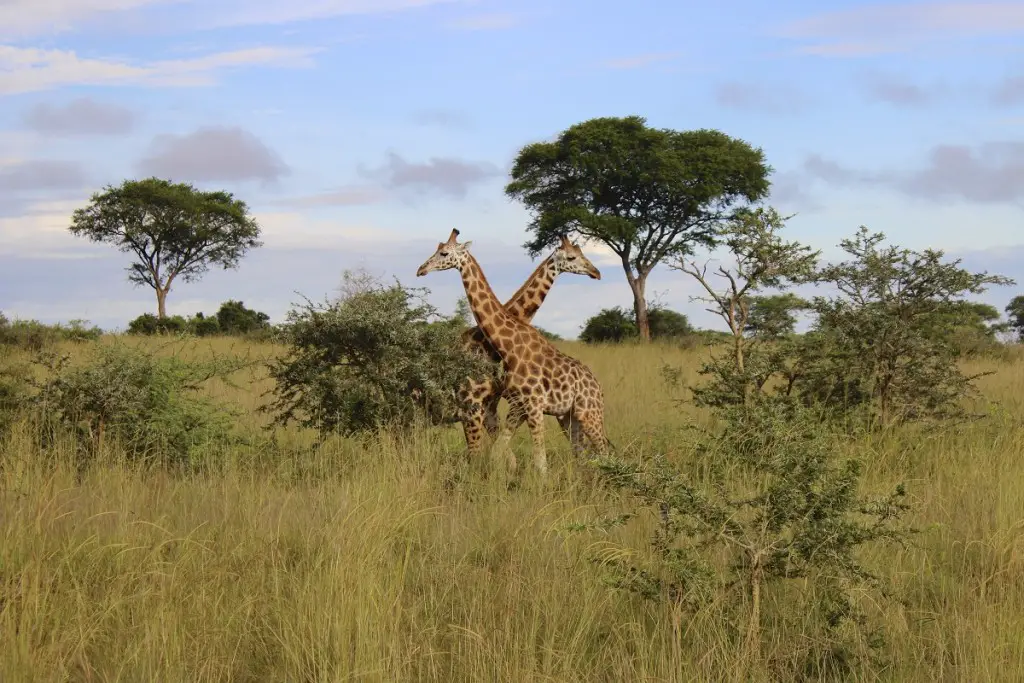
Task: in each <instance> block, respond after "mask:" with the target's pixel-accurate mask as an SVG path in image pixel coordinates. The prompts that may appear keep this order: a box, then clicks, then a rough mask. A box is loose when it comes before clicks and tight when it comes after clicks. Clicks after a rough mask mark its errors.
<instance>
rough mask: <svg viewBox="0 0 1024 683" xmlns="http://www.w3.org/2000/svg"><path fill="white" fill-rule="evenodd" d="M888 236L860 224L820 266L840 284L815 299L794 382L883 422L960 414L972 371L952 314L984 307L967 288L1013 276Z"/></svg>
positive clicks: (821, 399)
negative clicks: (961, 356)
mask: <svg viewBox="0 0 1024 683" xmlns="http://www.w3.org/2000/svg"><path fill="white" fill-rule="evenodd" d="M884 238H885V236H884V235H883V234H881V233H874V234H872V233H869V232H868V230H867V228H864V227H862V228H860V230H859V231H858V232H857V234H856V235H855V236H854V237H853V238H852V239H847V240H843V242H842V243H841V246H842V248H843V250H844V251H846V253H847V254H849V256H850V257H851V258H850V260H848V261H844V262H842V263H837V264H833V265H829V266H827V267H825V268H824V269H822V271H821V272H820V273H819V275H818V278H819V279H820V281H821V282H823V283H828V284H830V285H831V286H832V287H834V288H835V289H836V291H837V292H838V294H837V296H835V297H832V298H824V297H815V299H814V302H813V308H814V311H815V313H816V314H817V323H816V326H815V330H814V333H813V334H811V335H808V336H807V338H806V339H805V341H804V343H803V344H802V351H801V356H802V357H801V359H800V363H799V368H798V370H797V371H796V374H795V376H794V380H793V388H794V389H795V390H796V392H797V394H798V395H800V396H801V397H802V398H803V399H804V400H805V401H811V402H814V403H818V404H820V405H823V406H827V407H829V408H831V409H833V410H835V411H838V412H839V413H840V414H845V413H849V412H858V413H862V414H863V417H864V418H865V419H866V420H867V421H868V422H869V423H872V424H878V425H883V426H884V425H888V424H894V423H899V422H904V421H908V420H919V419H926V418H948V417H955V416H958V415H962V414H963V405H962V403H961V399H962V398H964V397H965V396H966V395H968V394H970V393H971V392H972V391H973V385H972V379H973V378H971V377H967V376H966V375H964V373H963V372H962V371H961V369H960V367H959V366H958V364H957V362H956V359H957V356H958V350H957V348H956V346H955V344H954V342H953V338H952V337H951V335H950V334H949V332H950V326H951V323H954V322H956V321H958V320H959V321H963V320H964V319H965V313H967V314H970V315H973V316H974V318H975V320H976V321H977V318H978V317H979V313H982V312H983V313H984V314H985V315H988V314H989V313H990V312H988V311H984V310H983V309H978V308H977V307H976V306H974V305H971V304H968V303H967V302H965V301H964V300H963V297H964V296H965V295H967V294H979V293H981V292H983V291H985V289H986V287H987V286H989V285H1007V284H1012V282H1013V281H1012V280H1010V279H1008V278H1005V277H1001V276H995V275H988V274H987V273H970V272H968V271H966V270H963V269H962V268H960V267H959V263H960V262H959V260H957V261H953V262H945V261H944V260H943V253H942V252H941V251H935V250H931V249H929V250H926V251H924V252H915V251H911V250H908V249H901V248H897V247H881V246H880V245H881V242H882V241H883V240H884Z"/></svg>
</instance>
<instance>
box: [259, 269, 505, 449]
mask: <svg viewBox="0 0 1024 683" xmlns="http://www.w3.org/2000/svg"><path fill="white" fill-rule="evenodd" d="M345 278H346V282H347V283H349V284H350V285H351V283H352V281H354V280H355V279H357V278H359V276H358V275H355V274H352V273H346V274H345ZM344 289H345V290H346V291H345V293H344V294H343V295H342V296H341V298H339V299H337V300H335V301H333V302H325V303H323V304H314V303H312V302H310V301H309V300H306V302H305V303H304V304H303V305H300V306H296V307H294V308H293V309H292V310H291V311H289V312H288V323H287V325H286V326H285V328H284V331H283V333H282V337H283V341H284V343H285V344H286V345H287V347H288V353H287V355H285V356H284V357H282V358H279V359H276V360H274V361H272V362H271V363H270V374H271V376H272V377H273V379H274V381H275V386H274V388H273V389H272V393H273V395H274V400H273V402H272V403H271V404H270V405H268V406H267V407H266V410H269V411H270V412H272V413H273V414H274V421H275V423H276V424H288V423H290V422H296V423H298V424H300V425H302V426H304V427H308V428H312V429H316V430H318V431H319V432H320V433H321V435H324V434H326V433H332V432H333V433H339V434H343V435H349V434H355V433H360V432H373V431H376V430H378V429H381V428H398V429H404V428H409V427H411V426H413V425H414V424H416V423H417V422H418V421H419V420H420V419H421V418H423V417H427V418H429V419H430V420H432V421H435V422H436V421H442V420H444V419H445V418H446V417H448V416H452V415H455V414H456V413H457V411H458V410H459V409H461V407H462V406H461V405H460V403H459V401H458V399H457V394H456V388H457V387H458V385H459V384H460V383H462V382H463V381H464V380H465V378H466V377H467V376H475V377H482V376H483V375H484V373H487V372H493V366H492V364H491V363H490V362H489V361H488V360H486V359H484V358H482V357H481V356H480V355H479V354H476V353H472V352H469V351H466V350H465V349H464V348H463V346H462V342H461V334H462V332H463V331H464V330H465V329H466V322H465V320H464V319H463V318H462V317H461V316H459V315H455V316H451V317H444V316H440V315H439V314H438V313H437V310H436V309H435V308H434V307H432V306H430V305H429V304H427V303H426V301H425V299H424V296H425V293H426V291H427V290H425V289H417V288H407V287H403V286H402V285H401V284H400V283H399V282H397V281H396V282H395V284H394V285H391V286H385V285H383V284H382V283H380V282H377V281H367V280H366V279H365V278H359V283H358V286H349V287H345V288H344ZM424 408H425V412H424Z"/></svg>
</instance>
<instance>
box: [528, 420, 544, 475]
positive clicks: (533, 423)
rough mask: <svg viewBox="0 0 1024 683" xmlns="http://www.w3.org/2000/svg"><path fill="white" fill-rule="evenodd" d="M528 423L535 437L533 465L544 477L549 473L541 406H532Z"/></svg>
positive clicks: (531, 433)
mask: <svg viewBox="0 0 1024 683" xmlns="http://www.w3.org/2000/svg"><path fill="white" fill-rule="evenodd" d="M526 422H527V424H528V425H529V426H530V436H531V437H533V465H534V467H536V468H537V471H538V472H539V473H540V474H541V476H544V475H545V474H547V472H548V454H547V452H546V451H545V450H544V412H543V411H542V410H541V409H540V407H539V406H530V409H529V411H528V412H527V414H526Z"/></svg>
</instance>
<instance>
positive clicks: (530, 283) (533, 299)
mask: <svg viewBox="0 0 1024 683" xmlns="http://www.w3.org/2000/svg"><path fill="white" fill-rule="evenodd" d="M557 276H558V273H557V272H555V259H554V256H548V257H547V258H546V259H544V260H543V261H541V262H540V265H538V266H537V268H536V269H535V270H534V271H533V273H531V274H530V277H529V278H527V280H526V282H524V283H523V286H522V287H520V288H519V289H518V290H517V291H516V293H515V294H513V295H512V298H511V299H509V300H508V301H507V302H506V303H505V310H506V311H508V314H509V315H510V316H512V317H513V318H518V319H519V320H522V321H523V322H527V323H528V322H530V321H531V320H533V316H535V315H537V311H538V310H540V306H541V304H543V303H544V298H545V297H546V296H547V295H548V292H550V291H551V286H552V285H553V284H555V278H556V277H557Z"/></svg>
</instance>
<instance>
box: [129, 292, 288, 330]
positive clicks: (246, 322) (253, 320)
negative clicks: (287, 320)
mask: <svg viewBox="0 0 1024 683" xmlns="http://www.w3.org/2000/svg"><path fill="white" fill-rule="evenodd" d="M273 332H274V329H273V327H272V326H271V325H270V316H268V315H267V314H266V313H262V312H260V311H254V310H252V309H249V308H246V307H245V304H243V303H242V302H241V301H234V300H228V301H225V302H224V303H223V304H221V306H220V309H218V310H217V314H216V317H207V316H206V315H205V314H203V312H202V311H200V312H199V313H196V314H195V315H194V316H192V317H191V318H185V317H183V316H180V315H169V316H166V317H164V318H159V317H157V316H155V315H153V314H152V313H143V314H142V315H140V316H139V317H137V318H135V319H134V320H132V321H131V322H130V323H128V334H137V335H144V336H152V335H157V334H170V335H176V334H192V335H195V336H197V337H210V336H214V335H218V334H225V335H230V336H240V337H260V338H262V337H267V336H270V335H271V334H273Z"/></svg>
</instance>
